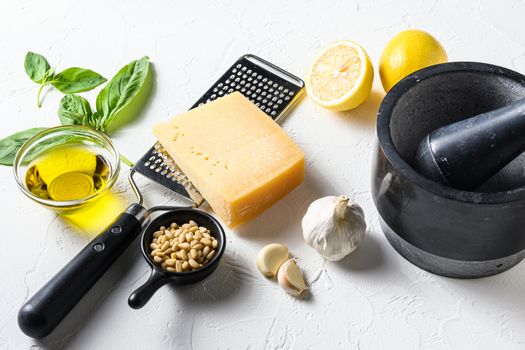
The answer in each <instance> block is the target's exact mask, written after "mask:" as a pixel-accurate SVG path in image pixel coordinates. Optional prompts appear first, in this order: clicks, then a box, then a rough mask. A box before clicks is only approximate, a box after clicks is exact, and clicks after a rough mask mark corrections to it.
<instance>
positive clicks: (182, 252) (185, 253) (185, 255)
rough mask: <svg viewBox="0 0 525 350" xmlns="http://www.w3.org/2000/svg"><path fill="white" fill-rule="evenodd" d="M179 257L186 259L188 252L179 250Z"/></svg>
mask: <svg viewBox="0 0 525 350" xmlns="http://www.w3.org/2000/svg"><path fill="white" fill-rule="evenodd" d="M180 257H181V259H182V260H188V253H187V252H186V251H185V250H181V251H180Z"/></svg>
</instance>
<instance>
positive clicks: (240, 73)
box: [133, 55, 304, 206]
mask: <svg viewBox="0 0 525 350" xmlns="http://www.w3.org/2000/svg"><path fill="white" fill-rule="evenodd" d="M303 87H304V82H303V81H302V80H301V79H299V78H297V77H296V76H294V75H292V74H290V73H288V72H286V71H284V70H283V69H281V68H279V67H277V66H275V65H273V64H271V63H270V62H267V61H265V60H263V59H262V58H259V57H257V56H254V55H244V56H242V57H241V58H239V59H238V60H237V62H235V63H234V64H233V65H232V66H231V67H230V68H229V69H228V70H227V71H226V73H224V74H223V75H222V77H220V79H219V80H217V81H216V82H215V84H213V86H212V87H211V88H210V89H209V90H208V91H207V92H206V93H205V94H204V95H203V96H202V97H201V98H200V99H199V100H198V101H197V102H196V103H195V104H194V105H193V106H192V107H191V109H193V108H195V107H198V106H201V105H203V104H205V103H208V102H210V101H213V100H215V99H217V98H220V97H222V96H224V95H227V94H229V93H231V92H233V91H239V92H240V93H242V94H243V95H244V96H246V97H247V98H249V99H250V101H252V102H253V103H254V104H255V105H256V106H257V107H259V108H260V109H261V110H262V111H263V112H264V113H266V114H267V115H268V116H270V117H271V118H272V119H273V120H275V121H276V122H279V121H281V120H282V119H283V117H284V116H285V115H286V112H288V110H289V109H290V108H291V107H292V106H293V105H294V104H295V103H296V102H297V101H298V100H299V99H300V98H301V96H302V95H303V93H304V89H303ZM133 170H135V171H137V172H138V173H140V174H142V175H144V176H146V177H148V178H150V179H151V180H153V181H155V182H157V183H159V184H161V185H163V186H165V187H167V188H169V189H170V190H173V191H175V192H176V193H178V194H180V195H182V196H184V197H187V198H189V199H191V200H192V201H193V202H194V203H195V204H196V206H200V205H201V204H202V203H203V202H204V198H203V197H202V196H201V194H200V193H199V191H198V190H197V189H196V188H195V187H194V186H193V184H192V183H191V181H190V180H189V179H188V178H187V177H186V175H185V174H184V173H183V172H182V171H181V170H180V168H179V167H178V166H177V164H176V163H175V161H174V160H173V159H172V158H171V157H170V156H169V155H168V153H167V152H166V151H165V150H164V148H163V147H162V145H161V144H160V143H159V142H157V143H155V145H153V147H151V149H150V150H149V151H148V152H146V154H145V155H144V156H142V158H141V159H140V160H139V161H138V162H137V163H136V164H135V166H134V167H133Z"/></svg>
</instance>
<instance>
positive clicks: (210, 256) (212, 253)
mask: <svg viewBox="0 0 525 350" xmlns="http://www.w3.org/2000/svg"><path fill="white" fill-rule="evenodd" d="M214 256H215V250H212V251H211V252H210V254H208V255H206V259H210V260H211V258H213V257H214Z"/></svg>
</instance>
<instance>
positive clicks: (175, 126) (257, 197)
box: [153, 92, 304, 227]
mask: <svg viewBox="0 0 525 350" xmlns="http://www.w3.org/2000/svg"><path fill="white" fill-rule="evenodd" d="M153 133H154V134H155V136H156V137H157V139H158V140H159V141H160V143H161V144H162V145H163V146H164V148H165V149H166V150H167V152H168V153H169V154H170V156H171V157H172V158H173V159H174V160H175V162H176V163H177V165H178V166H179V167H180V168H181V170H182V171H183V172H184V173H185V174H186V175H187V176H188V178H189V179H190V180H191V181H192V183H193V184H194V185H195V187H196V188H197V189H198V190H199V192H200V193H201V194H202V195H203V197H204V198H205V199H206V200H207V201H208V203H209V204H210V206H211V207H212V208H213V210H214V211H215V212H216V214H217V215H218V216H219V217H220V218H221V219H223V221H224V222H225V223H226V224H227V225H228V226H230V227H235V226H238V225H240V224H242V223H245V222H247V221H249V220H251V219H253V218H254V217H256V216H257V215H259V214H261V213H262V212H263V211H264V210H266V209H268V208H269V207H270V206H272V205H273V204H274V203H275V202H277V201H278V200H280V199H281V198H283V197H284V196H285V195H286V194H287V193H288V192H290V191H291V190H293V189H294V188H295V187H297V186H298V185H300V184H301V183H302V182H303V180H304V153H303V152H302V151H301V149H300V148H299V147H298V146H297V145H296V144H295V143H294V142H293V141H292V140H291V139H290V138H289V137H288V135H287V134H286V133H285V132H284V130H282V129H281V128H280V127H279V126H278V125H277V124H276V123H275V122H274V121H273V120H272V119H271V118H270V117H268V116H267V115H266V114H265V113H264V112H262V111H261V110H260V109H259V108H258V107H257V106H255V105H254V104H253V103H251V102H250V101H249V100H248V99H247V98H245V97H244V96H243V95H242V94H241V93H239V92H234V93H232V94H229V95H227V96H225V97H222V98H220V99H217V100H215V101H213V102H209V103H207V104H205V105H203V106H201V107H198V108H195V109H193V110H191V111H188V112H186V113H183V114H181V115H179V116H177V117H175V118H173V119H172V120H171V121H169V122H168V123H160V124H157V125H156V126H155V127H154V130H153Z"/></svg>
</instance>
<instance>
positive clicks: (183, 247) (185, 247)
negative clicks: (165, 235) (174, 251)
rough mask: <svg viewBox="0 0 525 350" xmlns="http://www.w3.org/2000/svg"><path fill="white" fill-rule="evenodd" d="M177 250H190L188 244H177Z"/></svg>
mask: <svg viewBox="0 0 525 350" xmlns="http://www.w3.org/2000/svg"><path fill="white" fill-rule="evenodd" d="M177 247H178V248H179V249H184V250H190V244H189V243H188V242H184V243H179V244H177Z"/></svg>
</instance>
